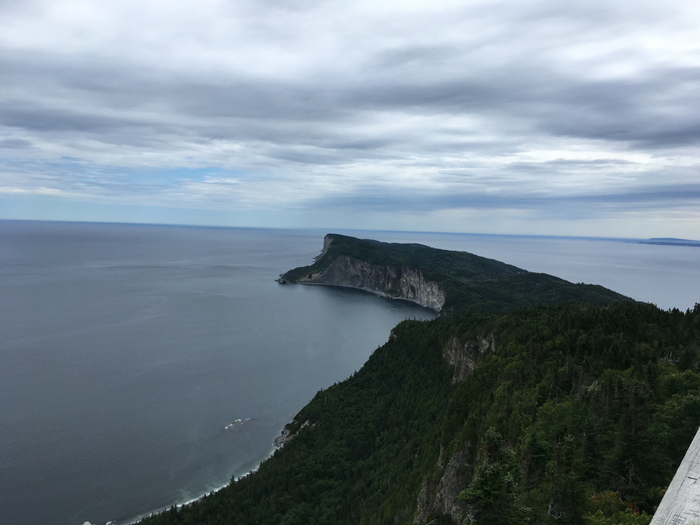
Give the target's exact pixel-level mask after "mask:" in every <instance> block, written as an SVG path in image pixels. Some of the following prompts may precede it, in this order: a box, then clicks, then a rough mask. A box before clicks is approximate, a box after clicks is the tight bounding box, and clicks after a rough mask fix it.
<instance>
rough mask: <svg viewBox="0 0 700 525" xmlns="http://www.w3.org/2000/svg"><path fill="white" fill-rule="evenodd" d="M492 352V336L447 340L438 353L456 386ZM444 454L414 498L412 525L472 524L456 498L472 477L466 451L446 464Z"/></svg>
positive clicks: (467, 510)
mask: <svg viewBox="0 0 700 525" xmlns="http://www.w3.org/2000/svg"><path fill="white" fill-rule="evenodd" d="M495 350H496V341H495V339H494V337H493V334H484V335H480V336H479V337H477V338H476V339H474V340H472V341H467V342H466V343H462V342H460V340H459V339H457V338H456V337H453V338H452V339H450V340H449V341H448V342H447V344H446V345H445V347H444V348H443V349H442V357H443V358H444V359H445V361H447V362H448V363H449V364H450V365H452V366H453V367H454V375H453V376H452V382H453V383H457V382H458V381H461V380H462V379H464V378H465V377H467V376H468V375H469V374H470V373H471V372H472V371H473V370H474V367H475V366H476V364H477V362H478V361H479V359H480V358H481V356H482V354H484V353H485V352H488V351H495ZM444 452H445V451H444V449H442V448H441V449H440V457H439V459H438V462H437V465H436V467H435V471H434V472H433V475H432V476H431V477H430V478H429V479H428V480H427V481H426V482H425V483H424V485H423V487H422V489H421V491H420V493H419V494H418V505H417V512H416V516H415V518H414V520H413V522H414V523H416V524H419V525H427V524H429V523H433V522H434V521H436V520H438V519H441V518H442V521H441V523H447V520H446V519H444V518H446V517H449V519H450V520H451V521H452V523H456V524H459V525H464V524H468V523H471V522H472V521H473V520H472V518H473V516H472V509H471V508H470V506H469V505H468V504H467V503H465V502H464V501H462V500H461V499H460V498H459V495H460V493H461V492H462V491H463V490H465V489H466V488H467V479H468V478H470V477H471V475H472V474H473V472H472V469H473V465H472V464H471V462H470V461H469V459H468V456H467V453H466V448H465V450H459V451H457V452H456V453H455V454H454V455H453V456H452V457H451V458H449V460H447V459H446V458H445V454H444Z"/></svg>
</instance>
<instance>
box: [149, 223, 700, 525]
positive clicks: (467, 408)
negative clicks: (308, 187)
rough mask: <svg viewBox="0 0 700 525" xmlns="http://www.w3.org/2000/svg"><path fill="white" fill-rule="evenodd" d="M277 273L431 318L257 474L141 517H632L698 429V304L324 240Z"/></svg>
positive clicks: (380, 356)
mask: <svg viewBox="0 0 700 525" xmlns="http://www.w3.org/2000/svg"><path fill="white" fill-rule="evenodd" d="M279 281H280V282H281V283H303V284H308V285H332V286H351V287H355V288H360V289H365V290H368V291H371V292H373V293H378V294H381V295H385V296H388V297H395V298H400V299H406V300H413V301H415V302H418V303H419V304H424V306H427V307H431V308H435V309H436V310H439V311H440V312H441V315H440V316H439V317H438V318H436V319H434V320H432V321H404V322H402V323H400V324H399V325H397V326H396V327H395V328H394V329H393V330H392V331H391V334H388V335H389V337H388V342H387V343H386V344H384V345H383V346H381V347H380V348H378V349H377V350H376V351H375V352H374V353H373V354H372V355H371V356H370V358H369V360H368V361H367V363H366V364H365V365H364V366H363V367H362V368H361V369H360V370H359V371H357V372H356V373H355V374H353V375H352V376H351V377H350V378H348V379H347V380H345V381H343V382H341V383H337V384H335V385H333V386H331V387H330V388H328V389H326V390H321V391H319V392H318V393H317V394H316V396H315V397H314V398H313V400H312V401H311V402H310V403H309V404H308V405H307V406H306V407H304V408H303V409H302V410H301V411H300V412H299V413H298V414H297V415H296V416H295V418H294V420H293V421H292V422H291V423H290V424H289V425H287V426H286V428H285V429H284V432H283V435H282V437H281V439H280V440H279V441H280V443H279V444H282V442H283V443H284V445H283V446H282V447H281V448H279V449H278V450H277V451H276V452H275V453H274V454H273V456H272V457H271V458H270V459H268V460H266V461H264V462H263V463H262V464H261V465H260V468H259V469H258V471H256V472H255V473H252V474H250V475H248V476H246V477H244V478H241V479H239V480H237V481H232V483H231V484H230V485H228V486H227V487H225V488H224V489H222V490H221V491H219V492H217V493H213V494H210V495H208V496H206V497H204V498H203V499H201V500H200V501H198V502H196V503H193V504H191V505H188V506H184V507H181V508H172V509H170V510H169V511H166V512H163V513H161V514H158V515H156V516H152V517H150V518H147V519H145V520H144V521H143V523H144V524H147V525H165V524H178V525H194V524H202V525H204V524H211V525H219V524H220V525H223V524H230V523H235V524H237V525H247V524H250V525H253V524H255V525H258V524H274V525H292V524H294V525H296V524H298V525H306V524H368V525H369V524H385V523H386V524H420V525H428V524H431V525H463V524H467V523H469V524H484V525H494V524H495V525H500V524H508V525H511V524H512V525H527V524H549V525H558V524H567V525H568V524H572V525H615V524H626V525H648V524H649V522H650V520H651V515H652V514H653V513H654V511H655V510H656V508H657V506H658V505H659V503H660V501H661V499H662V497H663V495H664V493H665V491H666V488H667V487H668V485H669V483H670V482H671V479H672V478H673V476H674V473H675V471H676V469H677V468H678V465H679V464H680V463H681V460H682V458H683V456H684V454H685V452H686V450H687V448H688V445H689V444H690V443H691V441H692V439H693V436H694V435H695V433H696V431H697V429H698V425H700V304H696V306H695V308H694V309H693V310H688V311H686V312H681V311H679V310H676V309H674V310H671V311H662V310H660V309H659V308H657V307H656V306H654V305H651V304H646V303H640V302H636V301H632V300H630V299H628V298H626V297H623V296H621V295H619V294H617V293H615V292H612V291H611V290H607V289H606V288H603V287H599V286H591V285H583V284H572V283H569V282H567V281H563V280H561V279H558V278H556V277H552V276H549V275H545V274H537V273H530V272H526V271H525V270H522V269H520V268H516V267H514V266H510V265H507V264H504V263H500V262H498V261H494V260H491V259H485V258H482V257H477V256H476V255H472V254H467V253H462V252H449V251H445V250H436V249H433V248H429V247H427V246H422V245H417V244H390V243H379V242H376V241H370V240H360V239H354V238H352V237H346V236H341V235H335V234H331V235H328V236H326V238H325V242H324V248H323V251H322V253H321V255H320V256H319V257H317V259H316V261H315V262H314V263H313V264H312V265H310V266H306V267H302V268H296V269H294V270H291V271H289V272H286V273H285V274H283V275H282V276H280V279H279ZM357 329H358V330H362V327H361V326H358V327H357Z"/></svg>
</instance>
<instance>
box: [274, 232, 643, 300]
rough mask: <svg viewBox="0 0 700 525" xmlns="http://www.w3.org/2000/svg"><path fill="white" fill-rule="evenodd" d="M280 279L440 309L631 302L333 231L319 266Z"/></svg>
mask: <svg viewBox="0 0 700 525" xmlns="http://www.w3.org/2000/svg"><path fill="white" fill-rule="evenodd" d="M279 281H280V282H281V283H299V284H310V285H314V284H315V285H319V284H320V285H328V286H346V287H350V288H358V289H362V290H367V291H369V292H372V293H376V294H378V295H382V296H385V297H392V298H396V299H405V300H409V301H413V302H415V303H418V304H421V305H423V306H426V307H428V308H433V309H434V310H436V311H438V312H439V311H443V310H444V311H456V310H470V311H479V312H505V311H508V310H514V309H518V308H523V307H527V306H536V305H538V304H556V303H562V302H565V301H581V302H587V303H594V304H600V303H609V302H616V301H624V300H631V299H629V298H628V297H625V296H623V295H620V294H618V293H616V292H613V291H612V290H608V289H607V288H603V287H602V286H597V285H590V284H574V283H570V282H568V281H565V280H564V279H560V278H558V277H554V276H552V275H547V274H544V273H533V272H528V271H527V270H523V269H522V268H517V267H515V266H512V265H510V264H505V263H502V262H500V261H496V260H494V259H487V258H485V257H479V256H478V255H474V254H471V253H467V252H455V251H448V250H439V249H436V248H431V247H429V246H424V245H421V244H398V243H385V242H379V241H374V240H368V239H356V238H354V237H348V236H345V235H338V234H328V235H326V237H325V239H324V244H323V250H322V252H321V255H319V256H318V257H317V258H316V260H315V262H314V264H312V265H310V266H304V267H301V268H295V269H293V270H290V271H288V272H286V273H284V274H282V275H281V276H280V279H279Z"/></svg>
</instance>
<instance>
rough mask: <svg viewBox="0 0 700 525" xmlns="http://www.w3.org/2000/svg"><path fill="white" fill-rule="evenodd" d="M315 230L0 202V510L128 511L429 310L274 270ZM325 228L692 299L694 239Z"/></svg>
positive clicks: (228, 456) (257, 432)
mask: <svg viewBox="0 0 700 525" xmlns="http://www.w3.org/2000/svg"><path fill="white" fill-rule="evenodd" d="M324 233H325V232H321V231H288V230H287V231H281V230H277V231H275V230H252V229H226V228H190V227H168V226H138V225H107V224H78V223H46V222H14V221H0V473H1V474H0V522H1V523H12V524H17V525H25V524H26V525H29V524H47V525H48V524H59V525H61V524H82V523H83V522H85V521H87V520H89V521H90V522H92V523H93V524H94V523H97V524H100V525H102V524H103V523H106V522H107V521H115V522H116V523H128V522H129V521H130V520H133V519H134V518H136V517H138V516H139V515H143V514H144V513H148V512H150V511H153V510H156V509H160V508H163V507H167V506H170V505H173V504H178V503H182V502H185V501H188V500H191V499H192V498H195V497H197V496H199V495H201V494H202V493H205V492H208V491H210V490H213V489H216V488H218V487H220V486H222V485H224V484H225V483H226V482H228V480H229V479H230V478H231V477H232V476H240V475H242V474H244V473H246V472H248V471H249V470H250V469H252V468H254V467H255V466H256V465H257V464H258V463H259V462H260V461H261V460H262V459H264V458H265V457H267V456H268V455H269V454H270V452H271V451H272V448H273V440H274V438H275V437H276V436H277V435H278V434H279V432H280V430H281V428H282V426H283V425H284V424H285V423H287V422H288V421H289V420H290V419H291V418H292V417H293V415H294V414H295V413H296V412H297V411H298V410H299V409H300V408H301V407H302V406H303V405H304V404H306V403H307V402H308V401H309V400H310V399H311V397H312V396H313V394H314V393H315V392H316V391H317V390H318V389H320V388H325V387H328V386H329V385H331V384H333V383H334V382H336V381H340V380H343V379H345V378H346V377H347V376H348V375H350V374H351V373H352V372H353V371H355V370H357V369H358V368H360V367H361V366H362V364H363V363H364V362H365V360H366V359H367V357H368V356H369V355H370V354H371V352H372V351H373V350H374V349H375V348H376V347H377V346H379V345H381V344H383V343H384V342H385V341H386V339H387V337H388V335H389V331H390V329H391V327H393V326H394V325H395V324H397V323H398V322H399V321H400V320H402V319H406V318H417V319H429V318H432V317H433V314H432V313H431V312H430V311H428V310H425V309H422V308H420V307H417V306H415V305H412V304H410V303H406V302H402V301H391V300H387V299H382V298H379V297H376V296H373V295H370V294H366V293H362V292H357V291H353V290H345V289H338V288H323V287H303V286H281V285H278V284H277V283H275V282H274V279H275V278H276V277H277V275H278V274H279V273H281V272H283V271H285V270H287V269H289V268H292V267H295V266H300V265H305V264H308V263H310V261H311V260H312V258H313V257H314V256H315V255H317V254H318V252H319V251H320V248H321V245H322V238H323V234H324ZM342 233H347V234H350V235H356V236H360V237H371V238H376V239H380V240H386V241H397V242H422V243H424V244H428V245H431V246H436V247H441V248H447V249H459V250H466V251H470V252H472V253H476V254H478V255H483V256H486V257H491V258H495V259H499V260H503V261H505V262H509V263H511V264H515V265H517V266H521V267H523V268H526V269H528V270H533V271H544V272H547V273H551V274H554V275H558V276H560V277H563V278H566V279H568V280H571V281H574V282H579V281H585V282H593V283H598V284H603V285H605V286H607V287H609V288H612V289H614V290H616V291H618V292H621V293H624V294H626V295H629V296H632V297H634V298H636V299H640V300H645V301H651V302H655V303H657V304H658V305H659V306H661V307H663V308H670V307H679V308H683V309H684V308H687V307H691V306H692V305H693V304H694V303H695V302H696V301H700V262H698V261H699V260H700V257H698V256H699V255H700V249H698V248H691V247H674V246H657V245H640V244H635V243H632V242H627V241H610V240H595V239H554V238H529V237H504V236H475V235H446V234H411V233H392V232H342ZM237 420H241V421H240V422H239V421H237ZM231 423H235V424H233V425H230V424H231ZM226 427H228V429H226Z"/></svg>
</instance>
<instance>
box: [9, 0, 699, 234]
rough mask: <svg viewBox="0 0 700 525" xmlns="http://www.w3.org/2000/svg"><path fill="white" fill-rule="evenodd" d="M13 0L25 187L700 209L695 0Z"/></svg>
mask: <svg viewBox="0 0 700 525" xmlns="http://www.w3.org/2000/svg"><path fill="white" fill-rule="evenodd" d="M0 14H1V15H2V16H0V69H1V70H2V71H3V75H2V76H0V89H2V92H3V94H4V96H3V98H2V100H1V101H0V184H2V186H3V187H7V188H19V189H20V190H21V192H28V193H31V192H38V191H39V189H40V188H49V189H53V190H55V192H56V195H60V194H66V195H68V194H70V195H80V196H81V198H83V199H86V200H92V201H93V202H120V203H123V204H127V205H131V204H135V205H138V204H139V203H141V202H148V203H149V205H156V206H157V205H162V206H169V207H177V206H182V207H188V206H198V207H202V208H207V207H211V208H213V209H220V208H226V207H230V208H232V209H240V208H254V207H262V208H264V209H269V210H277V211H278V212H284V210H292V209H293V210H314V209H316V210H325V212H327V213H330V212H332V210H333V209H346V208H348V207H352V208H355V209H364V210H374V211H377V212H378V211H382V212H385V213H390V212H396V213H399V212H401V213H408V212H410V211H411V210H414V211H420V210H423V211H431V212H432V211H439V210H441V209H445V210H448V209H454V208H464V209H472V208H478V209H494V210H496V209H506V208H512V207H516V208H518V209H527V210H531V211H533V212H534V213H536V214H537V215H538V216H542V217H546V216H548V214H549V216H551V217H552V218H553V220H557V219H558V218H559V217H561V215H562V214H566V213H567V209H569V210H571V213H572V216H574V215H575V216H576V217H585V216H589V217H596V216H597V214H600V213H603V211H601V210H604V213H605V214H606V215H610V214H612V216H614V210H615V209H618V210H619V211H620V213H625V212H626V211H628V210H629V209H630V208H634V209H635V210H644V209H647V210H649V211H650V213H653V212H654V210H658V209H668V210H672V209H682V208H684V207H685V206H687V203H689V202H695V203H700V202H699V201H698V194H697V191H696V190H695V189H693V188H695V186H693V184H694V183H695V181H696V180H697V173H698V167H699V166H700V160H699V158H698V155H699V153H700V152H699V149H698V140H699V139H700V113H698V112H697V107H698V106H699V103H700V46H698V45H697V37H696V35H697V34H698V31H699V30H700V8H698V7H697V6H695V5H693V4H692V3H689V2H680V1H671V2H669V3H664V5H663V6H661V5H659V4H658V3H656V2H647V1H642V2H635V4H634V5H633V6H632V5H630V4H629V2H622V1H606V2H602V1H593V2H587V3H574V4H571V3H568V4H562V3H561V2H556V1H554V0H544V1H536V2H527V3H523V2H515V1H509V0H506V1H504V2H501V3H499V4H493V3H491V2H480V1H475V2H470V3H468V4H464V3H463V2H449V1H444V2H443V1H433V2H386V3H380V4H377V3H376V2H369V1H366V2H365V1H356V2H334V1H299V2H277V1H265V2H253V1H241V2H231V3H229V2H220V1H218V0H202V1H200V2H196V3H195V2H193V1H189V0H187V1H183V2H178V3H177V4H173V3H172V2H165V1H155V2H147V3H144V2H136V1H132V0H125V1H123V2H119V3H112V4H105V3H84V2H79V1H77V0H75V1H72V0H69V1H66V2H61V3H60V4H56V3H51V2H46V1H43V0H37V1H33V2H22V3H14V2H13V3H7V2H0ZM67 157H71V158H73V159H77V160H67ZM206 170H218V171H217V174H216V175H215V176H211V175H210V176H206V175H205V173H206ZM233 180H235V182H231V181H233ZM21 192H20V193H21ZM16 193H17V192H16ZM348 226H352V225H348Z"/></svg>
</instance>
